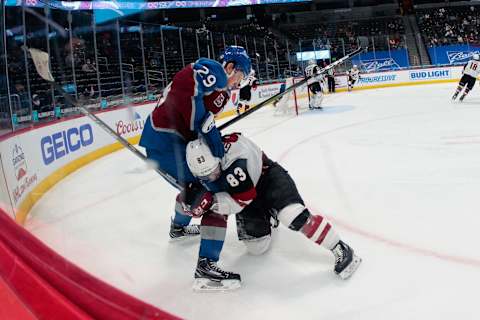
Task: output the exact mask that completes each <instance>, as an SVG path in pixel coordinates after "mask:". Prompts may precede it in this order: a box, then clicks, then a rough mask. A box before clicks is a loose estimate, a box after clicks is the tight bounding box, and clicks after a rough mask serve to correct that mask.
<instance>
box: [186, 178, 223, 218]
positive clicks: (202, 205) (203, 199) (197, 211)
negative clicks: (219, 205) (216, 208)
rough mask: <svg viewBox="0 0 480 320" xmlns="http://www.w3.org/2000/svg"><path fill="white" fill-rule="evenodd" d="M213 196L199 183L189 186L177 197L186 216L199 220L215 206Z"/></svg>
mask: <svg viewBox="0 0 480 320" xmlns="http://www.w3.org/2000/svg"><path fill="white" fill-rule="evenodd" d="M213 200H214V199H213V194H212V193H211V192H210V191H208V190H207V189H205V187H203V186H202V185H201V184H199V183H190V184H188V185H187V186H186V187H185V189H183V191H182V192H180V193H179V194H178V196H177V201H178V202H180V203H181V204H182V207H183V211H184V212H185V214H186V215H188V216H191V217H194V218H199V217H201V216H202V215H203V214H205V213H206V212H207V211H208V210H210V208H211V207H212V205H213Z"/></svg>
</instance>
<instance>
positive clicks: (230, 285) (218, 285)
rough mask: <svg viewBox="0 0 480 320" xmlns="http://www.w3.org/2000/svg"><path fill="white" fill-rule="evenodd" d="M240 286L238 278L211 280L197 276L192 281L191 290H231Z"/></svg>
mask: <svg viewBox="0 0 480 320" xmlns="http://www.w3.org/2000/svg"><path fill="white" fill-rule="evenodd" d="M240 287H241V282H240V280H222V281H212V280H210V279H205V278H198V279H195V281H194V282H193V291H196V292H222V291H232V290H236V289H238V288H240Z"/></svg>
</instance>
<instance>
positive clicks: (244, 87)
mask: <svg viewBox="0 0 480 320" xmlns="http://www.w3.org/2000/svg"><path fill="white" fill-rule="evenodd" d="M257 85H258V80H257V78H256V77H255V70H252V72H250V74H249V75H248V77H247V79H245V80H244V81H242V82H241V83H240V99H239V100H240V101H239V103H238V105H237V114H240V112H241V111H242V109H243V111H247V110H248V109H250V105H249V103H250V100H252V89H253V90H255V89H256V88H257Z"/></svg>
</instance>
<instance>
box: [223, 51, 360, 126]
mask: <svg viewBox="0 0 480 320" xmlns="http://www.w3.org/2000/svg"><path fill="white" fill-rule="evenodd" d="M363 50H364V49H363V48H358V49H357V50H355V51H352V52H350V53H349V54H347V55H346V56H344V57H342V58H340V59H338V60H337V61H335V62H334V63H332V64H329V65H328V66H326V67H325V68H322V69H320V71H319V72H318V73H317V74H316V75H313V76H311V77H307V78H305V79H303V80H302V81H300V82H297V83H295V84H293V85H291V86H290V87H288V88H285V91H283V92H280V93H277V94H276V95H274V96H272V97H270V98H268V99H267V100H265V101H262V102H260V103H259V104H258V105H257V106H255V107H254V108H251V109H249V110H247V111H245V112H244V113H242V114H241V115H238V116H236V117H235V118H233V119H230V120H229V121H227V122H225V123H224V124H222V125H221V126H219V127H218V130H220V131H221V130H223V129H226V128H228V127H229V126H231V125H232V124H234V123H236V122H237V121H240V120H241V119H243V118H245V117H247V116H248V115H249V114H251V113H253V112H255V111H257V110H259V109H261V108H263V107H265V106H266V105H269V104H271V103H273V102H275V101H277V100H279V99H280V98H281V97H283V96H284V95H286V94H287V93H290V92H291V91H293V90H295V89H296V88H298V87H301V86H303V85H304V84H305V83H307V81H308V80H310V79H311V78H313V77H315V76H317V75H319V74H322V73H325V72H326V71H328V70H330V69H332V68H335V67H336V66H338V65H339V64H342V63H343V62H345V61H346V60H348V59H351V58H352V57H354V56H356V55H357V54H359V53H360V52H362V51H363Z"/></svg>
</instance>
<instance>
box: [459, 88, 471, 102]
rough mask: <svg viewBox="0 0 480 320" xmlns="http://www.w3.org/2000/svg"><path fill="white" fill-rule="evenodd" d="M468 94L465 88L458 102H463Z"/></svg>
mask: <svg viewBox="0 0 480 320" xmlns="http://www.w3.org/2000/svg"><path fill="white" fill-rule="evenodd" d="M469 92H470V89H468V88H465V91H464V92H463V94H462V96H461V97H460V100H463V99H464V98H465V97H466V96H467V94H468V93H469Z"/></svg>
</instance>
